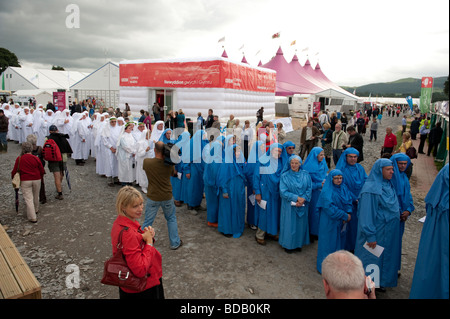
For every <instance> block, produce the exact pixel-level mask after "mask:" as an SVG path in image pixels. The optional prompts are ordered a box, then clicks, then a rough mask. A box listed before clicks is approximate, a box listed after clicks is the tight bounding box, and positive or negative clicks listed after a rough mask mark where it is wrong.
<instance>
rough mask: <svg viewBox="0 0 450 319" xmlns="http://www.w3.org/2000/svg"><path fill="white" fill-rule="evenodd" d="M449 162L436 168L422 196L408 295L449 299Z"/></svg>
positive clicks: (417, 297)
mask: <svg viewBox="0 0 450 319" xmlns="http://www.w3.org/2000/svg"><path fill="white" fill-rule="evenodd" d="M448 170H449V167H448V163H447V164H445V166H444V167H443V168H442V169H441V170H440V171H439V173H438V174H437V176H436V178H435V180H434V182H433V184H432V185H431V188H430V190H429V191H428V194H427V196H426V197H425V204H426V210H427V214H426V218H425V223H424V225H423V228H422V234H421V236H420V242H419V249H418V251H417V259H416V266H415V269H414V276H413V280H412V286H411V291H410V293H409V298H411V299H447V300H448V298H449V277H448V269H449V264H448V252H449V250H448V243H449V238H448V229H449V223H448V210H449V206H448V205H449V202H448V196H449V183H448V174H449V171H448Z"/></svg>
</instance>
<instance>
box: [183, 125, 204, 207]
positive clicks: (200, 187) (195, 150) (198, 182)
mask: <svg viewBox="0 0 450 319" xmlns="http://www.w3.org/2000/svg"><path fill="white" fill-rule="evenodd" d="M207 144H208V141H207V135H206V132H205V131H204V130H198V131H197V132H195V134H194V135H193V136H192V138H191V140H190V155H191V156H190V159H191V160H190V163H189V167H188V168H186V174H185V175H186V178H187V179H188V182H187V188H188V194H186V195H188V196H187V198H186V199H185V203H186V204H187V209H188V210H193V209H199V208H200V204H201V202H202V200H203V193H204V183H203V170H204V165H205V163H204V161H203V159H202V154H203V149H204V148H205V146H206V145H207Z"/></svg>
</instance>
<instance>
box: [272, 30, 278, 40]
mask: <svg viewBox="0 0 450 319" xmlns="http://www.w3.org/2000/svg"><path fill="white" fill-rule="evenodd" d="M279 37H280V32H277V33H275V34H274V35H272V39H276V38H279Z"/></svg>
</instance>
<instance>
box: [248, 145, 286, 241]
mask: <svg viewBox="0 0 450 319" xmlns="http://www.w3.org/2000/svg"><path fill="white" fill-rule="evenodd" d="M274 148H280V149H281V150H282V154H281V156H280V157H279V158H274V157H272V155H271V152H272V150H273V149H274ZM286 161H287V154H286V151H285V150H284V148H283V145H281V144H279V143H274V144H272V145H270V147H269V149H268V150H267V152H266V154H265V156H262V157H260V161H259V163H258V164H257V165H256V166H255V170H254V172H253V189H254V190H255V195H258V194H260V195H261V199H262V200H265V201H267V206H266V209H262V208H261V207H260V206H259V205H258V204H257V203H255V212H256V215H258V223H257V225H256V226H258V228H259V229H260V230H262V231H264V232H266V233H268V234H271V235H274V236H275V235H277V234H278V231H279V229H280V208H281V197H280V177H281V173H282V172H283V170H284V167H285V165H286Z"/></svg>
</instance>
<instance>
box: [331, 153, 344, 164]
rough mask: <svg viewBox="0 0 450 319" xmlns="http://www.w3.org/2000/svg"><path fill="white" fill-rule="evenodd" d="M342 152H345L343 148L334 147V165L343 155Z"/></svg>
mask: <svg viewBox="0 0 450 319" xmlns="http://www.w3.org/2000/svg"><path fill="white" fill-rule="evenodd" d="M342 152H344V150H343V149H334V150H333V162H334V166H336V164H337V162H338V161H339V157H341V154H342Z"/></svg>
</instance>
